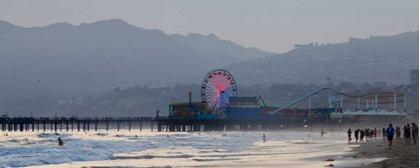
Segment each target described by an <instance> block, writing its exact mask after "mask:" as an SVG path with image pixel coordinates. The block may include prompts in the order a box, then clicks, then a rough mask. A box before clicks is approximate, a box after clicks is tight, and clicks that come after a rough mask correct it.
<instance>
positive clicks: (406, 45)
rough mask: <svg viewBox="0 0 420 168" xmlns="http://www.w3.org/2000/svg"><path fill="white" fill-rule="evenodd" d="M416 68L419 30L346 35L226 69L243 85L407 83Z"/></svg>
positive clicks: (235, 64) (240, 63)
mask: <svg viewBox="0 0 420 168" xmlns="http://www.w3.org/2000/svg"><path fill="white" fill-rule="evenodd" d="M418 67H419V31H415V32H407V33H402V34H398V35H394V36H378V37H373V36H371V37H370V38H369V39H356V38H350V39H349V41H348V42H344V43H339V44H327V45H323V44H317V43H315V44H314V43H310V44H305V45H295V49H293V50H292V51H289V52H286V53H283V54H276V55H272V56H269V57H266V58H262V59H253V60H248V61H242V62H239V63H233V64H232V65H230V66H229V67H227V68H226V69H227V70H229V71H230V72H231V73H232V74H234V76H235V79H236V80H237V81H241V83H244V84H273V83H301V84H307V83H314V84H320V83H322V82H326V78H327V77H330V78H332V79H333V81H335V82H343V81H348V82H354V83H357V82H360V83H364V82H375V81H384V82H390V83H393V84H408V83H409V70H410V69H418Z"/></svg>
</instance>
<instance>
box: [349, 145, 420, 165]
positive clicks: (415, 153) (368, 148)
mask: <svg viewBox="0 0 420 168" xmlns="http://www.w3.org/2000/svg"><path fill="white" fill-rule="evenodd" d="M353 151H354V154H352V155H350V156H348V157H353V158H354V157H356V158H387V159H385V160H383V161H379V162H374V163H371V164H363V163H362V164H361V165H360V167H363V168H406V167H407V168H408V167H409V168H415V167H419V145H418V143H417V144H416V145H413V140H412V139H411V145H409V146H407V145H405V140H404V139H402V138H401V139H396V138H394V140H393V144H392V148H389V146H388V140H387V139H386V140H384V139H382V137H381V138H379V139H377V140H373V141H369V142H365V143H361V144H360V146H357V147H355V148H354V149H353Z"/></svg>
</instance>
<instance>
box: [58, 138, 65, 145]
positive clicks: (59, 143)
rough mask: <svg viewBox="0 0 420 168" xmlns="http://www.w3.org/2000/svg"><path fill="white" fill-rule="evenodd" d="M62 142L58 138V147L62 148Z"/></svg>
mask: <svg viewBox="0 0 420 168" xmlns="http://www.w3.org/2000/svg"><path fill="white" fill-rule="evenodd" d="M63 145H64V142H63V141H62V140H61V138H58V146H63Z"/></svg>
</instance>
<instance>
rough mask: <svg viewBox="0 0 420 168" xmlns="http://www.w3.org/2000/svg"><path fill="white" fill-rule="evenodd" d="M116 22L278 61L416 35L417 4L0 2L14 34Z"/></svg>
mask: <svg viewBox="0 0 420 168" xmlns="http://www.w3.org/2000/svg"><path fill="white" fill-rule="evenodd" d="M108 19H122V20H124V21H126V22H127V23H130V24H132V25H135V26H137V27H141V28H145V29H159V30H162V31H164V32H165V33H166V34H182V35H187V34H188V33H198V34H203V35H207V34H210V33H213V34H215V35H216V36H218V37H219V38H221V39H226V40H230V41H233V42H235V43H237V44H239V45H242V46H245V47H256V48H259V49H261V50H264V51H271V52H276V53H283V52H287V51H289V50H291V49H293V46H294V45H295V44H307V43H310V42H317V43H323V44H328V43H340V42H345V41H348V39H349V37H356V38H367V37H368V36H370V35H373V36H382V35H395V34H399V33H403V32H407V31H416V30H418V29H419V1H418V0H398V1H395V0H339V1H338V0H264V1H260V0H231V1H229V0H224V1H222V0H211V1H210V0H208V1H204V0H201V1H196V0H148V1H146V0H143V1H140V0H136V1H134V0H124V1H117V0H113V1H110V0H89V1H87V0H67V1H56V0H42V1H33V0H19V1H15V0H0V20H3V21H7V22H10V23H12V24H15V25H17V26H23V27H36V26H42V27H43V26H47V25H50V24H53V23H56V22H68V23H70V24H73V25H79V24H81V23H91V22H95V21H100V20H108Z"/></svg>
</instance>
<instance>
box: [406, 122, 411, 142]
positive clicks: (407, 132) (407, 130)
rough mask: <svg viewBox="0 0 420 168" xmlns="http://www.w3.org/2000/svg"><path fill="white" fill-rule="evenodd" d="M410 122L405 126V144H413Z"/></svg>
mask: <svg viewBox="0 0 420 168" xmlns="http://www.w3.org/2000/svg"><path fill="white" fill-rule="evenodd" d="M410 131H411V130H410V124H407V126H405V127H404V138H405V145H411V144H410V143H411V142H410V141H411V140H410V139H411V133H410Z"/></svg>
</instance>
